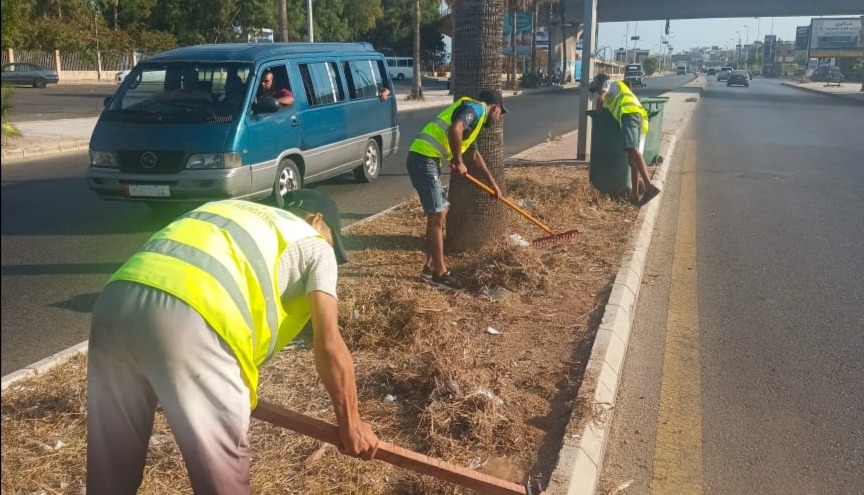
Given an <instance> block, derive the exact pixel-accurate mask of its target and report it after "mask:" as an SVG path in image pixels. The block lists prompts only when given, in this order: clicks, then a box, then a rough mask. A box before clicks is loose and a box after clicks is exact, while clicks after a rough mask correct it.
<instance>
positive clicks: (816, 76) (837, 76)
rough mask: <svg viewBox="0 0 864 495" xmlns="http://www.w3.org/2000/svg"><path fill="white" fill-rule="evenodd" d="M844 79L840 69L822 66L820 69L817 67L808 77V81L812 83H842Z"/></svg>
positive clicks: (832, 66)
mask: <svg viewBox="0 0 864 495" xmlns="http://www.w3.org/2000/svg"><path fill="white" fill-rule="evenodd" d="M845 79H846V76H844V75H843V73H842V72H840V69H839V68H837V67H836V66H834V65H823V66H822V67H818V68H817V69H816V70H814V71H813V74H811V75H810V80H811V81H813V82H821V81H832V82H834V81H839V82H843V81H844V80H845Z"/></svg>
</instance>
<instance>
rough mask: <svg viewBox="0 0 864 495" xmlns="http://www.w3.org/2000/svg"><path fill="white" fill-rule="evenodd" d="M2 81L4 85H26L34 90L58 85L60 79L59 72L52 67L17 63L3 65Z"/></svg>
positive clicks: (0, 76) (0, 77)
mask: <svg viewBox="0 0 864 495" xmlns="http://www.w3.org/2000/svg"><path fill="white" fill-rule="evenodd" d="M0 80H2V82H3V84H26V85H27V86H33V87H34V88H44V87H45V86H47V85H49V84H57V83H58V82H59V81H60V78H59V77H58V76H57V71H56V70H54V69H52V68H50V67H45V66H44V65H39V64H28V63H17V62H16V63H10V64H3V67H2V74H0Z"/></svg>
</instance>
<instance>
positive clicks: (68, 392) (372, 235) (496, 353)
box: [2, 167, 637, 495]
mask: <svg viewBox="0 0 864 495" xmlns="http://www.w3.org/2000/svg"><path fill="white" fill-rule="evenodd" d="M507 191H508V196H509V197H510V198H511V199H513V200H514V201H519V200H531V201H526V202H524V204H526V205H530V206H527V207H528V208H529V210H530V211H531V212H532V214H534V215H536V216H538V217H539V218H540V219H541V220H542V221H543V222H544V223H547V224H548V225H551V226H553V227H555V228H558V229H561V230H567V229H570V228H574V227H577V228H579V230H580V235H579V237H578V238H577V239H575V240H574V241H572V242H570V243H566V244H559V245H556V246H552V247H549V248H544V249H535V248H520V247H516V246H512V245H509V244H508V243H505V242H503V241H502V242H501V243H500V244H495V245H491V246H488V247H487V248H486V249H484V250H483V251H481V252H478V253H470V254H464V255H459V256H451V257H449V261H450V264H451V265H452V268H453V270H454V272H456V273H458V274H459V275H461V276H462V277H463V278H464V279H465V280H467V281H469V282H470V283H469V288H468V290H466V291H464V292H442V291H439V290H436V289H434V288H432V287H430V286H428V285H427V284H425V283H424V282H422V281H420V279H419V277H418V276H417V275H418V273H419V269H420V267H421V266H422V263H423V255H422V254H421V252H420V248H421V245H422V235H423V231H424V226H425V223H424V222H425V220H424V217H423V214H422V212H421V211H420V209H419V205H418V204H417V203H416V201H415V200H412V201H409V202H408V203H406V204H405V205H403V206H401V207H399V208H396V209H395V210H393V211H392V212H390V213H389V214H387V215H384V216H382V217H379V218H378V219H376V220H374V221H372V222H369V223H366V224H363V225H359V226H356V228H353V229H352V231H351V234H350V235H349V237H348V242H349V244H350V246H349V247H350V248H351V250H352V253H351V258H352V261H351V263H349V264H348V265H345V266H344V267H343V269H342V270H341V277H340V286H339V290H340V310H339V311H340V315H339V316H340V322H341V324H342V326H343V333H344V336H345V339H346V341H347V342H348V345H349V347H350V348H351V349H352V353H353V355H354V358H355V363H356V368H357V379H358V386H359V393H360V400H361V411H362V414H363V415H364V417H365V418H366V419H367V420H368V421H369V422H370V423H371V424H372V425H373V428H374V429H375V431H376V432H377V433H378V434H379V436H381V438H382V439H384V440H387V441H389V442H391V443H395V444H397V445H401V446H404V447H407V448H410V449H412V450H416V451H419V452H422V453H425V454H427V455H431V456H434V457H440V458H443V459H446V460H448V461H450V462H452V463H455V464H458V465H463V466H470V467H472V468H476V469H478V470H481V471H484V472H487V473H489V474H493V475H496V476H500V477H503V478H506V479H508V480H511V481H515V482H519V483H522V482H524V481H525V480H527V479H528V478H529V477H530V478H532V479H535V480H539V481H540V483H541V484H542V485H544V486H545V485H546V481H547V480H548V478H549V475H550V474H551V471H552V469H553V467H554V463H555V461H556V457H555V456H556V454H557V452H558V449H559V448H560V444H561V438H562V435H563V433H564V429H565V427H566V425H567V422H568V421H569V418H570V412H571V410H572V408H573V399H574V398H575V396H576V392H577V390H578V386H579V381H580V379H581V377H582V373H583V372H584V365H585V363H586V361H587V357H588V353H589V351H590V345H591V343H592V338H593V335H594V331H595V330H596V326H597V324H598V320H599V317H600V316H601V315H600V312H601V311H602V307H603V305H604V304H605V301H606V298H607V297H608V289H609V286H610V285H611V283H612V280H613V278H614V276H615V273H616V271H617V267H618V264H619V262H620V260H621V257H622V255H623V251H624V249H625V244H626V240H627V238H628V236H629V233H630V230H631V229H630V226H631V224H632V222H633V221H634V219H635V218H636V213H637V210H636V209H635V208H634V207H632V206H629V205H627V204H624V203H621V202H617V201H613V200H610V199H608V198H605V197H602V196H600V195H598V194H597V193H596V192H595V191H594V190H593V189H592V188H591V187H590V186H589V185H588V180H587V170H585V169H584V168H578V167H559V168H555V167H520V168H511V169H508V170H507ZM510 225H511V229H512V231H513V232H518V233H521V234H522V235H523V236H524V237H525V238H528V239H530V238H534V237H539V236H541V235H543V232H541V231H539V229H537V228H536V227H534V226H533V225H531V224H530V223H528V222H527V221H525V220H524V219H522V218H521V217H519V216H518V215H516V214H513V215H512V218H511V219H510ZM493 288H504V289H506V292H505V294H508V296H507V297H505V298H504V299H503V300H493V299H490V298H487V297H484V296H483V294H486V293H487V292H488V291H489V289H493ZM488 327H493V328H495V329H496V330H498V331H500V332H501V334H500V335H491V334H489V333H487V331H486V329H487V328H488ZM85 370H86V357H78V358H75V359H73V360H72V361H69V362H67V363H65V364H63V365H61V366H60V367H58V368H56V369H54V370H52V371H51V372H49V373H47V374H46V375H45V376H42V377H38V378H35V379H32V380H29V381H26V382H23V383H21V384H19V385H17V386H14V387H12V388H11V389H10V390H7V391H6V392H4V394H3V397H2V446H3V449H2V491H3V493H9V494H33V493H45V494H55V493H76V494H77V493H81V490H82V486H83V479H84V459H85V414H84V408H85V400H86V399H85ZM260 395H261V397H262V398H265V399H267V400H269V401H271V402H274V403H277V404H280V405H283V406H286V407H288V408H290V409H294V410H296V411H299V412H302V413H305V414H308V415H311V416H314V417H318V418H321V419H324V420H328V421H333V417H332V413H331V411H330V405H329V400H328V397H327V394H326V392H325V391H324V389H323V387H322V386H321V384H320V383H319V382H318V380H317V376H316V373H315V368H314V364H313V360H312V355H311V352H310V350H309V348H308V343H307V342H305V341H303V340H302V339H300V340H299V341H297V342H296V343H295V344H293V345H291V346H289V348H288V349H286V350H284V351H283V352H281V353H280V354H279V355H278V356H277V357H276V358H274V359H273V361H272V362H271V363H270V364H268V365H267V366H266V367H265V369H264V370H263V373H262V384H261V390H260ZM250 436H251V440H252V450H253V473H252V484H253V487H254V491H255V492H256V493H267V494H274V493H276V494H278V493H286V494H287V493H345V494H352V493H354V494H372V495H374V494H392V493H404V494H416V493H433V494H458V493H466V491H465V490H463V489H461V488H459V487H455V486H453V485H448V484H446V483H443V482H439V481H436V480H432V479H430V478H428V477H421V476H418V475H414V474H412V473H410V472H407V471H403V470H399V469H397V468H393V467H391V466H389V465H387V464H384V463H380V462H368V463H366V462H362V461H357V460H354V459H352V458H348V457H345V456H341V455H339V454H338V452H337V451H336V449H335V448H326V447H322V444H321V443H320V442H318V441H315V440H312V439H310V438H306V437H302V436H301V435H298V434H295V433H291V432H288V431H286V430H282V429H279V428H277V427H274V426H272V425H269V424H265V423H262V422H258V421H253V423H252V428H251V432H250ZM58 442H60V443H58ZM149 454H150V455H149V458H148V464H147V468H146V474H145V480H144V485H143V486H142V489H141V491H140V493H143V494H174V493H191V489H190V487H189V483H188V480H187V478H186V473H185V470H184V468H183V464H182V460H181V458H180V455H179V452H178V450H177V448H176V445H175V443H174V441H173V437H172V436H171V434H170V431H169V430H168V427H167V425H166V423H165V420H164V417H163V416H162V415H161V414H159V415H158V417H157V422H156V425H155V427H154V432H153V438H152V440H151V449H150V453H149Z"/></svg>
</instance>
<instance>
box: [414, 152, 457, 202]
mask: <svg viewBox="0 0 864 495" xmlns="http://www.w3.org/2000/svg"><path fill="white" fill-rule="evenodd" d="M439 161H440V160H439V159H438V158H431V157H428V156H424V155H421V154H419V153H415V152H413V151H409V152H408V158H407V160H406V161H405V168H406V169H408V177H410V178H411V185H413V186H414V189H415V190H416V191H417V196H418V197H419V198H420V204H421V205H422V206H423V212H425V213H426V214H429V213H441V212H442V211H444V210H446V209H447V207H448V206H450V203H449V202H448V201H447V198H446V197H445V196H444V187H443V186H442V185H441V167H439V166H438V164H439Z"/></svg>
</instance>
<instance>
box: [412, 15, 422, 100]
mask: <svg viewBox="0 0 864 495" xmlns="http://www.w3.org/2000/svg"><path fill="white" fill-rule="evenodd" d="M420 77H421V76H420V0H414V83H413V85H412V86H411V99H412V100H422V99H423V81H421V80H420Z"/></svg>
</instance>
